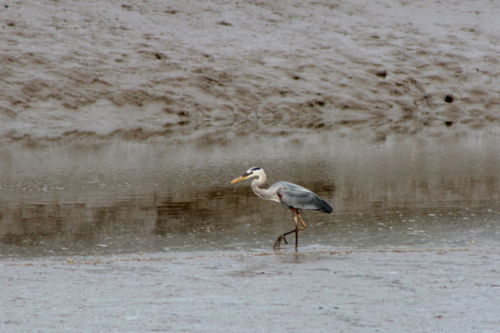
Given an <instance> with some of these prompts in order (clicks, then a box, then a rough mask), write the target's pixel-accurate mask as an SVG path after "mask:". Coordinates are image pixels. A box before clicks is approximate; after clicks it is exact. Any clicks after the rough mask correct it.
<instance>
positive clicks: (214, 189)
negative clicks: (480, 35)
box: [0, 135, 500, 260]
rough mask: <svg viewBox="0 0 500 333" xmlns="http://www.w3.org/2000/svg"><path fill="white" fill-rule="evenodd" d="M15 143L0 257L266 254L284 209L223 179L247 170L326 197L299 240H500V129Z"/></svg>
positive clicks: (373, 243)
mask: <svg viewBox="0 0 500 333" xmlns="http://www.w3.org/2000/svg"><path fill="white" fill-rule="evenodd" d="M12 149H13V150H12V151H10V152H9V151H4V152H3V155H4V158H3V159H2V164H3V165H2V170H3V173H2V178H1V179H2V183H0V191H1V195H2V196H1V199H0V213H1V221H2V227H1V230H0V241H1V242H0V256H1V258H2V259H5V260H9V259H23V258H33V257H50V256H81V255H84V256H85V255H105V254H128V253H137V252H157V251H159V252H166V253H168V252H170V251H206V250H215V251H219V250H251V251H253V250H266V251H267V250H270V249H271V247H272V244H273V242H274V240H275V239H276V237H278V236H279V235H280V234H281V233H283V232H285V231H288V230H291V229H293V217H292V214H291V213H290V212H289V211H287V210H286V209H284V208H283V207H281V206H280V205H278V204H275V203H273V202H269V201H265V200H262V199H260V198H258V197H257V196H255V194H254V193H253V192H252V191H251V189H250V186H249V183H250V182H249V181H248V182H242V183H239V184H237V185H236V186H235V185H231V184H230V183H229V182H230V180H231V179H233V178H235V177H237V176H239V175H240V174H242V173H243V172H244V171H245V170H247V168H249V167H252V166H261V167H263V168H264V169H265V170H266V171H267V173H268V176H269V182H270V183H273V182H275V181H279V180H287V181H291V182H294V183H297V184H300V185H303V186H305V187H307V188H309V189H311V190H312V191H314V192H316V193H317V194H318V195H320V196H321V197H323V198H325V199H326V200H327V201H329V202H330V203H331V204H332V206H333V207H334V209H335V212H334V214H331V215H328V214H324V213H320V212H310V211H305V212H303V216H304V219H305V221H306V222H307V223H308V228H307V229H306V230H305V231H304V232H303V233H302V234H301V238H300V241H301V248H305V249H307V250H314V249H317V248H321V249H332V250H339V249H343V250H351V249H370V248H373V249H388V248H401V247H403V248H404V247H410V248H416V247H417V248H429V247H430V248H434V247H438V248H448V247H452V248H453V247H464V246H480V245H486V246H489V245H493V246H498V244H499V243H498V241H499V235H500V222H499V219H498V216H499V214H500V207H499V194H498V191H497V186H498V185H497V184H498V182H499V179H498V177H499V175H500V173H499V170H498V165H499V164H498V161H499V158H500V149H499V148H498V145H497V144H496V138H484V137H483V138H475V137H472V138H470V137H465V138H462V139H457V138H448V139H444V138H434V139H426V138H420V139H419V138H409V139H407V140H393V141H385V142H376V143H373V142H364V141H357V140H349V139H341V138H337V137H335V138H332V137H329V136H325V135H317V136H309V137H308V139H307V140H304V141H298V140H297V141H295V140H294V139H293V138H283V139H280V140H274V143H273V144H272V145H269V144H267V142H266V140H262V141H261V142H259V141H258V140H256V141H254V142H253V144H252V146H251V147H248V146H246V143H245V141H244V140H241V141H239V142H238V141H235V142H233V143H231V144H230V145H225V146H224V147H217V146H210V147H203V146H196V145H192V144H191V145H188V144H179V145H174V146H165V145H162V144H151V145H148V144H138V143H126V142H121V141H119V142H116V143H114V144H107V145H105V146H102V147H94V148H93V149H89V148H85V149H82V148H81V147H80V148H79V147H75V146H71V147H68V146H64V145H63V146H61V145H56V146H50V145H49V146H45V147H35V148H33V147H31V148H30V147H24V148H22V147H14V148H12ZM13 151H15V152H16V153H15V154H14V153H12V152H13ZM292 238H293V237H292Z"/></svg>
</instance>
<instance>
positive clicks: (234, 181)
mask: <svg viewBox="0 0 500 333" xmlns="http://www.w3.org/2000/svg"><path fill="white" fill-rule="evenodd" d="M249 176H250V175H247V174H244V175H243V176H241V177H238V178H236V179H234V180H233V181H232V182H231V184H234V183H237V182H241V181H242V180H245V179H247V178H248V177H249Z"/></svg>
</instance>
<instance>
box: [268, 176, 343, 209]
mask: <svg viewBox="0 0 500 333" xmlns="http://www.w3.org/2000/svg"><path fill="white" fill-rule="evenodd" d="M272 187H273V188H274V187H276V189H277V194H278V196H279V198H280V200H281V204H282V205H283V206H285V207H288V208H296V209H306V210H319V211H322V212H325V213H331V212H333V208H332V206H330V205H329V204H328V202H326V201H325V200H323V199H321V198H320V197H318V196H317V195H316V194H314V193H313V192H311V191H309V190H308V189H306V188H304V187H302V186H299V185H295V184H292V183H288V182H277V183H276V184H274V185H273V186H272Z"/></svg>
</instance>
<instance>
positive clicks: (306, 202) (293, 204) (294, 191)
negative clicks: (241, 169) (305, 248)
mask: <svg viewBox="0 0 500 333" xmlns="http://www.w3.org/2000/svg"><path fill="white" fill-rule="evenodd" d="M253 177H258V178H257V179H254V180H253V181H252V190H253V191H254V192H255V194H257V195H258V196H259V197H261V198H262V199H266V200H272V201H276V202H279V203H280V204H282V205H283V206H284V207H286V208H290V209H291V210H292V213H293V217H294V219H295V229H294V230H292V231H289V232H285V233H284V234H283V235H281V236H279V237H278V239H277V240H276V242H275V243H274V246H273V248H274V249H276V248H277V247H279V246H280V244H281V241H282V240H283V241H284V242H285V244H288V242H287V241H286V238H285V236H287V235H289V234H291V233H293V232H294V233H295V249H297V244H298V242H299V231H301V230H304V229H305V228H306V224H305V222H304V220H303V219H302V216H300V214H299V209H304V210H319V211H320V212H325V213H328V214H330V213H332V212H333V208H332V206H330V205H329V204H328V202H326V201H325V200H323V199H321V198H320V197H318V196H317V195H316V194H314V193H313V192H311V191H309V190H308V189H306V188H304V187H302V186H299V185H295V184H292V183H288V182H277V183H275V184H274V185H273V186H271V187H269V188H268V189H267V190H266V189H263V188H260V186H262V185H264V183H265V182H266V180H267V175H266V173H265V172H264V170H263V169H262V168H259V167H254V168H250V169H248V171H247V172H245V173H244V174H243V176H241V177H238V178H236V179H235V180H233V181H232V182H231V184H234V183H237V182H239V181H242V180H245V179H247V178H253ZM297 217H298V218H299V219H300V223H301V224H302V226H301V227H300V228H299V223H298V221H297Z"/></svg>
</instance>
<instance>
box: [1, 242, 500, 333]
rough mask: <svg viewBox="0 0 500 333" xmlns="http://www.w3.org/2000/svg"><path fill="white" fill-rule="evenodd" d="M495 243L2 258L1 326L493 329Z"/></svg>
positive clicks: (499, 293) (498, 300)
mask: <svg viewBox="0 0 500 333" xmlns="http://www.w3.org/2000/svg"><path fill="white" fill-rule="evenodd" d="M499 259H500V257H499V252H498V249H495V250H491V249H460V250H455V251H440V250H438V249H432V250H429V251H407V252H399V251H396V252H384V251H382V252H378V251H354V252H347V253H342V252H331V253H330V252H323V253H321V252H319V253H318V252H309V253H307V252H306V253H303V252H300V251H299V253H297V254H295V253H293V252H290V253H278V254H276V253H272V252H261V253H238V252H219V253H214V252H208V253H200V252H197V253H189V254H182V253H178V254H175V255H158V254H156V255H151V256H150V255H149V254H144V255H134V256H129V257H112V258H82V259H81V261H80V260H74V261H73V260H71V261H68V262H52V261H47V262H39V261H35V262H18V263H15V264H5V263H4V264H3V265H2V267H1V270H0V279H1V281H2V289H3V292H2V299H3V301H2V309H1V310H2V311H1V312H2V321H1V322H0V328H1V329H2V331H3V332H18V331H19V332H20V331H26V330H31V329H35V330H38V331H51V332H54V331H56V332H59V331H68V330H69V331H89V332H90V331H92V332H96V331H101V332H102V331H120V332H138V331H140V332H157V331H160V332H172V331H174V332H180V331H183V332H207V331H210V332H215V331H217V332H235V331H238V332H270V331H279V332H299V331H307V332H376V331H381V332H401V331H411V332H472V331H477V332H495V331H497V330H498V327H499V326H500V319H499V317H498V309H499V307H500V284H499V280H498V269H499V266H498V262H499Z"/></svg>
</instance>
